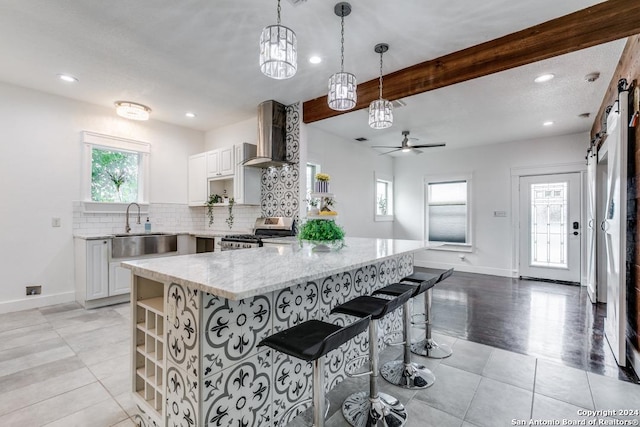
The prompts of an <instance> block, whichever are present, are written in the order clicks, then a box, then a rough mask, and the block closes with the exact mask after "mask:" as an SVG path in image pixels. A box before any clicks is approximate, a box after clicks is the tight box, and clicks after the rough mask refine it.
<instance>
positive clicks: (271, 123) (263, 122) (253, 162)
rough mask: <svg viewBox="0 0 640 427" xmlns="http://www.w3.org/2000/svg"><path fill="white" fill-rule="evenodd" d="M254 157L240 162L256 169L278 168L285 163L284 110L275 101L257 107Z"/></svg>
mask: <svg viewBox="0 0 640 427" xmlns="http://www.w3.org/2000/svg"><path fill="white" fill-rule="evenodd" d="M256 151H257V152H256V157H253V158H250V159H247V160H245V161H244V162H242V164H243V165H244V166H253V167H256V168H268V167H272V166H274V167H279V166H283V165H287V164H291V162H289V161H287V140H286V110H285V106H284V105H282V104H280V103H279V102H276V101H273V100H271V101H265V102H263V103H261V104H260V105H258V147H257V150H256Z"/></svg>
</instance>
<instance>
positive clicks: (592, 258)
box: [585, 150, 598, 303]
mask: <svg viewBox="0 0 640 427" xmlns="http://www.w3.org/2000/svg"><path fill="white" fill-rule="evenodd" d="M594 151H595V150H593V151H590V152H589V155H588V156H587V227H586V229H587V236H586V239H587V240H586V246H587V255H586V260H585V261H586V264H587V265H586V282H587V293H588V294H589V298H590V299H591V302H593V303H595V302H596V301H597V300H598V297H597V281H596V262H597V253H596V250H597V249H596V248H597V242H596V230H597V223H596V212H597V206H596V179H597V170H596V167H597V164H598V155H597V154H596V153H595V152H594Z"/></svg>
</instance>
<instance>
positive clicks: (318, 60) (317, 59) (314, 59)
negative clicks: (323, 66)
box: [309, 55, 322, 64]
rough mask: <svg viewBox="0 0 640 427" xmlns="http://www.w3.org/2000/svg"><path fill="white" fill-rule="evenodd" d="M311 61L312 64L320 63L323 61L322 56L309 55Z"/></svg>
mask: <svg viewBox="0 0 640 427" xmlns="http://www.w3.org/2000/svg"><path fill="white" fill-rule="evenodd" d="M309 62H310V63H312V64H319V63H321V62H322V58H321V57H319V56H318V55H313V56H310V57H309Z"/></svg>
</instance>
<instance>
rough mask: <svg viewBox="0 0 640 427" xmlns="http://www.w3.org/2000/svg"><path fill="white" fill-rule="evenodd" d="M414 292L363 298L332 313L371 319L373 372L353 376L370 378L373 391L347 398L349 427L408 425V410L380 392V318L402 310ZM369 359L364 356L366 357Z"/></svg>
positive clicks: (343, 410)
mask: <svg viewBox="0 0 640 427" xmlns="http://www.w3.org/2000/svg"><path fill="white" fill-rule="evenodd" d="M409 298H411V292H410V291H408V292H405V293H404V294H401V295H400V296H398V297H396V298H393V299H382V298H376V297H373V296H360V297H356V298H354V299H352V300H351V301H348V302H346V303H344V304H341V305H339V306H337V307H335V308H334V309H333V310H332V311H331V312H332V313H343V314H348V315H350V316H356V317H360V318H367V317H370V320H369V366H370V371H368V372H363V373H359V374H351V373H348V372H347V375H348V376H350V377H354V376H361V375H369V392H366V391H362V392H358V393H354V394H352V395H350V396H349V397H347V399H346V400H345V401H344V403H343V404H342V414H343V415H344V417H345V419H346V420H347V422H348V423H349V424H351V425H352V426H356V427H364V426H366V427H400V426H403V425H404V424H405V423H406V422H407V411H406V410H405V408H404V405H402V403H400V401H399V400H398V399H396V398H395V397H393V396H390V395H388V394H386V393H380V392H379V391H378V363H379V350H378V319H380V318H382V317H384V316H385V315H386V314H387V313H390V312H392V311H393V310H395V309H397V308H398V307H400V306H401V305H402V304H404V303H405V302H406V301H407V300H408V299H409ZM364 357H366V356H362V358H364Z"/></svg>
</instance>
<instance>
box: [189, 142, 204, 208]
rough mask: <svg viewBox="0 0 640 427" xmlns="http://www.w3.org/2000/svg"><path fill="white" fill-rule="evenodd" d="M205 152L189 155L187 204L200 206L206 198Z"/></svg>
mask: <svg viewBox="0 0 640 427" xmlns="http://www.w3.org/2000/svg"><path fill="white" fill-rule="evenodd" d="M206 154H207V153H200V154H194V155H193V156H189V195H188V197H189V206H202V205H204V204H205V203H206V201H207V199H208V194H207V156H206Z"/></svg>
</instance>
